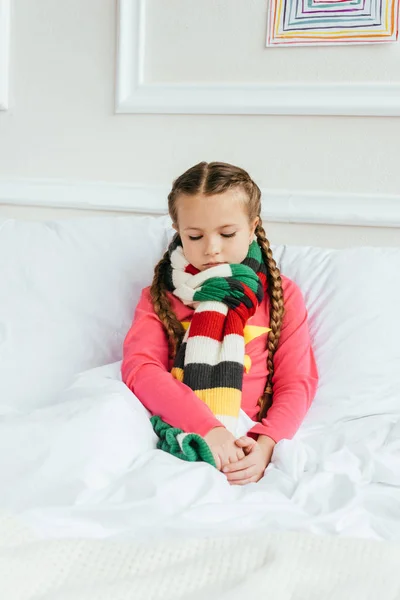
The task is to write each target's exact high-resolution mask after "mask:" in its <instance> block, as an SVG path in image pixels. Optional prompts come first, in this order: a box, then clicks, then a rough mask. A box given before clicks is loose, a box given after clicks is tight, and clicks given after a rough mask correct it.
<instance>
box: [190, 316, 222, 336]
mask: <svg viewBox="0 0 400 600" xmlns="http://www.w3.org/2000/svg"><path fill="white" fill-rule="evenodd" d="M225 318H226V317H225V315H222V314H221V313H219V312H217V311H215V310H205V311H203V312H200V313H196V312H195V313H193V318H192V322H191V324H190V334H189V335H190V337H194V336H195V335H202V336H207V337H209V338H211V339H213V340H217V341H218V342H222V340H223V337H224V335H225V332H224V325H225Z"/></svg>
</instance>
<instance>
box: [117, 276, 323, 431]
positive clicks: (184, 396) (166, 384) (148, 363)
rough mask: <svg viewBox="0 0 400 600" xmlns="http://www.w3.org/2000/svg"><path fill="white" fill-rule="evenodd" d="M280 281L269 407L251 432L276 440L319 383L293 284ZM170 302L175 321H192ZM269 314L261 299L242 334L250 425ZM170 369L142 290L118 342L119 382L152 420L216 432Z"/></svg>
mask: <svg viewBox="0 0 400 600" xmlns="http://www.w3.org/2000/svg"><path fill="white" fill-rule="evenodd" d="M282 282H283V293H284V302H285V315H284V318H283V325H282V331H281V337H280V340H279V344H278V348H277V350H276V352H275V356H274V366H275V373H274V376H273V383H274V396H273V404H272V406H271V408H270V409H269V411H268V414H267V416H266V418H265V419H263V421H262V423H258V424H257V425H255V426H254V427H253V428H252V429H251V430H250V432H249V434H263V435H268V436H269V437H271V438H272V439H273V440H275V441H276V442H278V441H279V440H281V439H283V438H287V439H291V438H292V437H293V436H294V434H295V433H296V431H297V429H298V428H299V426H300V424H301V422H302V421H303V419H304V416H305V414H306V412H307V410H308V408H309V406H310V404H311V402H312V400H313V398H314V395H315V391H316V388H317V383H318V373H317V368H316V364H315V360H314V354H313V351H312V347H311V343H310V336H309V330H308V324H307V311H306V308H305V305H304V301H303V297H302V295H301V292H300V290H299V288H298V287H297V286H296V284H295V283H293V281H291V280H290V279H287V278H286V277H282ZM169 297H170V299H171V302H172V308H173V310H174V312H175V314H176V315H177V317H178V319H179V320H180V321H190V320H191V318H192V314H193V309H192V308H189V307H187V306H185V305H184V304H183V303H182V302H181V301H180V300H178V298H176V297H175V296H173V295H172V294H169ZM269 311H270V306H269V299H268V296H267V295H266V296H265V298H264V300H263V301H262V303H261V304H260V306H259V307H258V309H257V310H256V312H255V314H254V315H253V316H252V317H251V318H250V319H249V321H248V323H247V325H248V326H250V327H247V334H248V336H249V337H250V338H252V339H250V340H249V341H248V342H247V344H246V347H245V351H246V354H247V356H248V357H249V358H247V359H246V362H247V363H249V362H250V361H251V365H250V367H247V371H248V372H246V371H245V372H244V375H243V389H242V405H241V407H242V409H243V410H244V411H245V412H246V413H247V414H248V416H249V417H250V418H251V419H253V420H257V412H258V405H257V401H258V398H259V397H260V396H261V395H262V393H263V391H264V388H265V383H266V377H267V373H268V370H267V363H266V360H267V348H266V341H267V332H266V331H264V329H263V328H266V327H268V326H269ZM249 359H250V361H249ZM246 362H245V364H246ZM171 368H172V362H171V361H170V360H168V342H167V336H166V333H165V330H164V327H163V325H162V323H161V321H160V320H159V318H158V317H157V315H156V314H155V312H154V309H153V305H152V303H151V299H150V293H149V288H145V289H144V290H143V291H142V295H141V298H140V300H139V303H138V305H137V308H136V312H135V316H134V320H133V324H132V327H131V329H130V330H129V332H128V334H127V336H126V339H125V343H124V357H123V362H122V379H123V381H124V382H125V383H126V385H127V386H128V387H129V388H130V389H131V390H132V392H134V393H135V395H136V396H137V397H138V398H139V400H140V401H141V402H142V403H143V404H144V406H145V407H146V408H147V409H148V410H149V411H150V412H151V413H152V414H155V415H159V416H160V417H161V418H162V419H164V421H166V422H167V423H169V424H170V425H172V426H173V427H179V428H180V429H182V430H183V431H186V432H194V433H198V434H200V435H202V436H204V435H206V433H208V432H209V431H210V429H212V428H213V427H218V426H221V423H220V422H219V421H218V420H217V419H216V418H215V417H214V415H213V414H212V412H211V410H210V409H209V408H208V406H207V405H206V404H205V403H204V402H203V401H202V400H200V398H198V397H197V396H196V395H195V393H194V392H193V391H192V390H191V388H189V387H188V386H187V385H185V384H184V383H182V382H180V381H178V380H176V379H174V378H173V377H172V375H171V374H170V370H171ZM253 437H257V435H253Z"/></svg>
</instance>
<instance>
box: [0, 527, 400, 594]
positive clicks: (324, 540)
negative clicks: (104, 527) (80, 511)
mask: <svg viewBox="0 0 400 600" xmlns="http://www.w3.org/2000/svg"><path fill="white" fill-rule="evenodd" d="M0 540H1V541H0V595H1V598H4V599H7V600H111V599H112V600H132V599H133V598H134V599H135V600H179V599H184V600H200V599H201V600H203V599H204V598H207V599H208V600H228V599H229V600H242V599H243V598H260V597H264V598H273V599H274V600H320V599H321V598H323V599H324V600H343V598H346V599H347V598H351V599H352V600H376V598H384V599H385V600H398V599H399V598H400V572H399V569H398V565H399V548H398V546H397V545H395V544H393V543H388V542H373V541H369V540H346V539H340V538H337V537H318V536H313V535H306V534H290V533H286V534H273V533H269V534H263V535H260V534H257V535H254V536H249V535H246V536H239V537H235V538H232V537H221V538H211V539H198V538H197V539H186V540H170V541H168V542H163V543H157V544H154V543H148V542H147V543H138V542H129V541H125V542H123V541H108V542H105V541H100V540H95V541H93V540H64V541H51V542H43V541H37V540H36V539H35V536H34V535H32V532H30V531H29V530H26V529H24V528H23V527H22V528H21V525H20V523H18V522H16V521H15V520H13V519H6V518H3V520H1V519H0Z"/></svg>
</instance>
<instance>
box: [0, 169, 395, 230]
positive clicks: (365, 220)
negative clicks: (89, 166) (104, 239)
mask: <svg viewBox="0 0 400 600" xmlns="http://www.w3.org/2000/svg"><path fill="white" fill-rule="evenodd" d="M168 192H169V188H168V186H147V185H133V184H123V183H121V184H119V183H108V182H101V181H99V182H90V181H89V182H85V181H81V182H79V181H77V182H71V181H63V180H56V179H18V178H4V177H0V205H1V204H4V205H14V206H27V207H35V206H37V207H46V208H55V209H56V208H71V209H81V210H89V211H90V210H93V211H96V210H102V211H114V212H128V213H132V214H134V213H141V214H143V213H145V214H153V215H162V214H165V213H166V212H167V211H166V205H167V195H168ZM262 198H263V208H262V216H263V218H265V219H267V220H269V221H272V222H281V223H315V224H323V225H327V224H329V225H352V226H354V225H355V226H364V227H365V226H369V227H400V195H388V194H344V193H327V192H315V191H312V192H297V191H294V190H272V189H262Z"/></svg>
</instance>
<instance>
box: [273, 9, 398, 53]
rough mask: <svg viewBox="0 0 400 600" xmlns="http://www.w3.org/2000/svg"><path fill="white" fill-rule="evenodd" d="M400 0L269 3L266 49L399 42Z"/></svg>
mask: <svg viewBox="0 0 400 600" xmlns="http://www.w3.org/2000/svg"><path fill="white" fill-rule="evenodd" d="M398 37H399V0H269V7H268V27H267V44H266V45H267V46H314V45H336V44H372V43H382V42H396V41H398Z"/></svg>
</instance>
